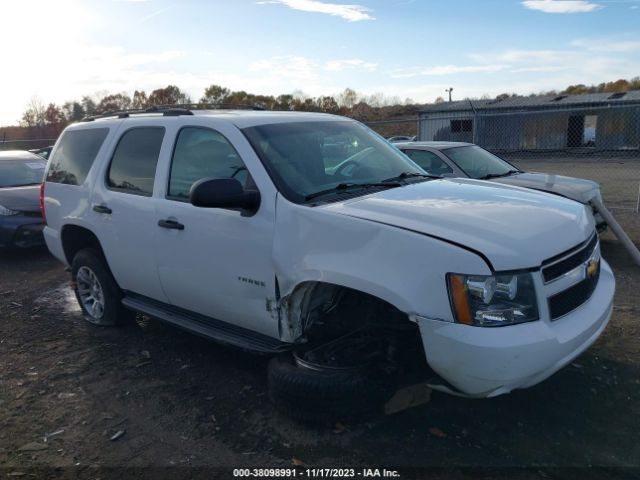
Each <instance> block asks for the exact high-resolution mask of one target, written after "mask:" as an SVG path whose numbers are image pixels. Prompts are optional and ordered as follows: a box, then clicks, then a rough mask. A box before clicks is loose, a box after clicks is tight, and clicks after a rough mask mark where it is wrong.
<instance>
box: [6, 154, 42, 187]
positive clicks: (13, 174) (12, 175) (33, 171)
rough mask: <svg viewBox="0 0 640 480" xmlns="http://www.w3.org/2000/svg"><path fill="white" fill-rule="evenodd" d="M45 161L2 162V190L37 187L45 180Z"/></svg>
mask: <svg viewBox="0 0 640 480" xmlns="http://www.w3.org/2000/svg"><path fill="white" fill-rule="evenodd" d="M46 164H47V162H45V161H44V160H38V159H37V158H36V159H34V160H0V188H6V187H20V186H23V185H36V184H39V183H42V181H43V179H44V167H45V165H46Z"/></svg>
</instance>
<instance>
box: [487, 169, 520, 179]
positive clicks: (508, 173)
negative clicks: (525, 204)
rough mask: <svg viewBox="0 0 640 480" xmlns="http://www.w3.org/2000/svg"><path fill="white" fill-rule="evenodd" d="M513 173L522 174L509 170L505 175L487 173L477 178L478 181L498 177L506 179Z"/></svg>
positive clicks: (518, 171)
mask: <svg viewBox="0 0 640 480" xmlns="http://www.w3.org/2000/svg"><path fill="white" fill-rule="evenodd" d="M515 173H522V172H521V171H520V170H509V171H508V172H505V173H488V174H486V175H484V176H482V177H478V180H489V179H490V178H500V177H508V176H509V175H513V174H515Z"/></svg>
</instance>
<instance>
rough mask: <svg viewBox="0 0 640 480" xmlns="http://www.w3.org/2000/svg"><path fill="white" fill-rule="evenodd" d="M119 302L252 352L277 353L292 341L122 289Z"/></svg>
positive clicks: (286, 347) (132, 308)
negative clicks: (278, 338) (282, 340)
mask: <svg viewBox="0 0 640 480" xmlns="http://www.w3.org/2000/svg"><path fill="white" fill-rule="evenodd" d="M125 294H126V296H125V297H124V298H123V299H122V304H123V305H124V306H125V307H127V308H129V309H131V310H135V311H136V312H140V313H144V314H145V315H149V316H150V317H153V318H157V319H158V320H162V321H164V322H167V323H171V324H173V325H176V326H177V327H180V328H182V329H184V330H188V331H190V332H193V333H196V334H198V335H201V336H203V337H206V338H209V339H212V340H215V341H217V342H220V343H224V344H228V345H234V346H236V347H240V348H243V349H245V350H251V351H253V352H256V353H269V354H273V353H280V352H286V351H288V350H290V349H291V347H292V345H291V344H289V343H284V342H281V341H279V340H277V339H275V338H272V337H269V336H267V335H264V334H262V333H256V332H252V331H251V330H248V329H246V328H242V327H238V326H236V325H231V324H230V323H227V322H223V321H221V320H216V319H214V318H210V317H206V316H204V315H200V314H199V313H195V312H190V311H188V310H185V309H182V308H179V307H175V306H173V305H167V304H165V303H163V302H158V301H156V300H153V299H151V298H147V297H144V296H142V295H137V294H134V293H130V292H125Z"/></svg>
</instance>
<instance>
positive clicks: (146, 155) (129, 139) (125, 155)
mask: <svg viewBox="0 0 640 480" xmlns="http://www.w3.org/2000/svg"><path fill="white" fill-rule="evenodd" d="M163 138H164V128H162V127H142V128H133V129H131V130H128V131H126V132H125V133H124V134H123V135H122V137H120V140H119V142H118V146H117V147H116V150H115V152H114V153H113V158H112V159H111V165H109V172H108V173H107V185H108V186H109V188H112V189H114V190H120V191H123V192H126V193H133V194H136V195H146V196H151V194H152V193H153V179H154V178H155V176H156V166H157V164H158V156H159V155H160V147H161V146H162V139H163Z"/></svg>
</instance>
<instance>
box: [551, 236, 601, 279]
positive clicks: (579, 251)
mask: <svg viewBox="0 0 640 480" xmlns="http://www.w3.org/2000/svg"><path fill="white" fill-rule="evenodd" d="M597 244H598V236H597V235H596V234H595V233H594V234H593V236H592V237H591V238H590V239H589V240H588V241H587V242H586V244H585V243H583V244H581V245H578V246H577V247H574V248H572V249H571V250H569V251H568V252H565V253H563V254H560V255H558V256H556V257H553V258H551V259H549V260H546V261H545V262H544V263H543V264H542V278H544V282H545V283H549V282H553V281H554V280H556V279H557V278H560V277H562V276H563V275H565V274H567V273H569V272H571V271H572V270H574V269H575V268H576V267H578V266H579V265H581V264H583V263H585V262H586V261H587V260H589V258H591V255H592V254H593V251H594V249H595V248H596V245H597ZM545 265H547V266H545Z"/></svg>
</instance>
